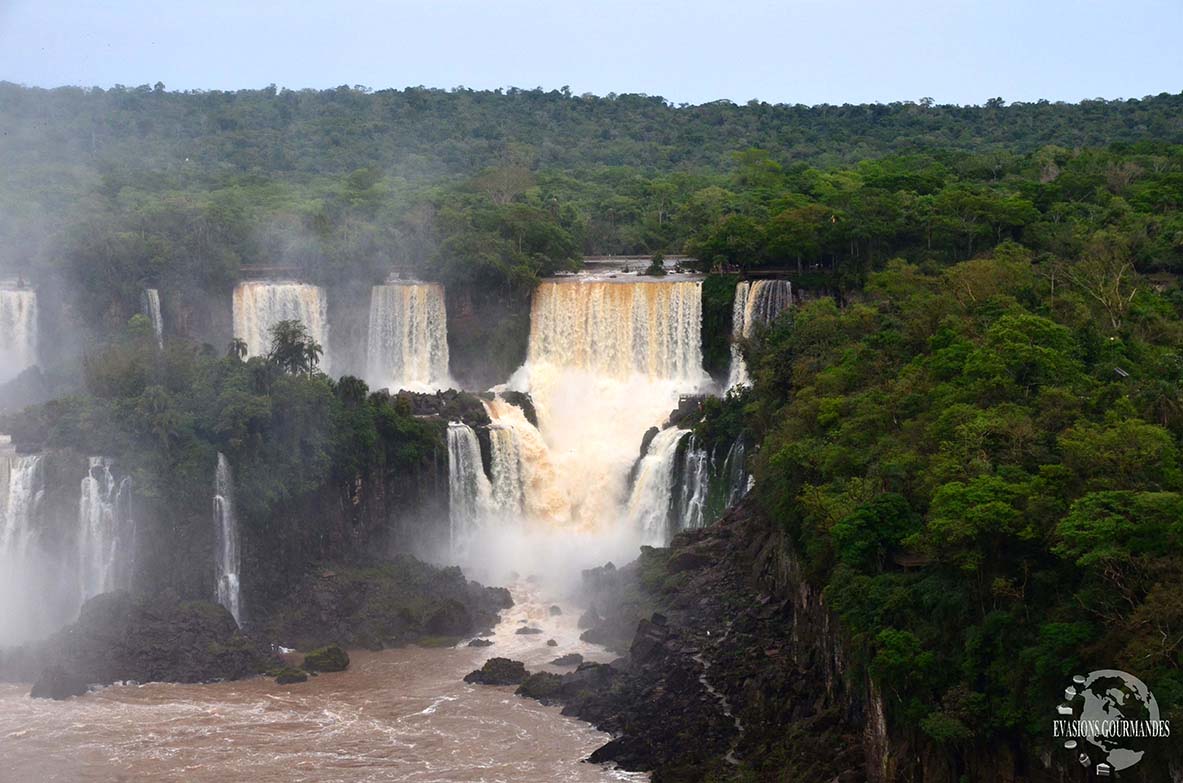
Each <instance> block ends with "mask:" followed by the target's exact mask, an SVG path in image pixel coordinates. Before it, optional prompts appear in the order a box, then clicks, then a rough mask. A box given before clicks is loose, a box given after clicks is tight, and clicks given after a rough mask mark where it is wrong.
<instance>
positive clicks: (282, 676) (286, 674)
mask: <svg viewBox="0 0 1183 783" xmlns="http://www.w3.org/2000/svg"><path fill="white" fill-rule="evenodd" d="M307 681H308V672H306V671H303V670H302V669H294V668H292V667H290V666H288V667H286V668H284V669H280V671H279V674H277V675H276V676H275V684H276V685H293V684H295V683H297V682H307Z"/></svg>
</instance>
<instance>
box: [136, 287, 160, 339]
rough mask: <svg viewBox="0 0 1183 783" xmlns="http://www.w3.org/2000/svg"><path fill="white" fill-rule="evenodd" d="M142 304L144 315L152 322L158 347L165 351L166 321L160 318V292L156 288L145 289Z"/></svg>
mask: <svg viewBox="0 0 1183 783" xmlns="http://www.w3.org/2000/svg"><path fill="white" fill-rule="evenodd" d="M140 298H141V300H142V301H141V302H140V304H141V305H142V306H143V308H144V315H146V316H148V320H149V321H151V322H152V334H154V335H156V347H157V348H159V349H161V350H163V349H164V320H163V319H162V318H161V317H160V291H158V290H156V289H155V288H145V289H144V292H143V294H142V295H141V297H140Z"/></svg>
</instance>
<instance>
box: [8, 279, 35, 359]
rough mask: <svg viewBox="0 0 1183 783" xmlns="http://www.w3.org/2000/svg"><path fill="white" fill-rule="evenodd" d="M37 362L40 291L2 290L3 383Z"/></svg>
mask: <svg viewBox="0 0 1183 783" xmlns="http://www.w3.org/2000/svg"><path fill="white" fill-rule="evenodd" d="M36 363H37V292H36V291H35V290H33V289H32V288H25V287H21V286H13V287H4V288H0V381H6V380H8V379H9V378H14V377H16V376H17V375H20V373H21V372H22V371H24V370H25V369H27V368H29V367H32V366H33V365H34V364H36Z"/></svg>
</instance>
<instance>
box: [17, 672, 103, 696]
mask: <svg viewBox="0 0 1183 783" xmlns="http://www.w3.org/2000/svg"><path fill="white" fill-rule="evenodd" d="M87 690H89V689H88V688H87V686H86V680H84V679H82V678H81V677H79V676H77V675H75V674H71V673H69V672H67V671H66V670H65V669H63V668H62V667H61V666H50V667H48V668H47V669H46V670H45V671H44V672H42V674H41V676H40V677H38V678H37V682H35V683H33V690H32V691H30V692H29V696H30V697H32V698H34V699H55V700H57V701H61V700H63V699H68V698H70V697H71V696H83V695H85V694H86V692H87Z"/></svg>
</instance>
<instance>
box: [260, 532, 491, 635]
mask: <svg viewBox="0 0 1183 783" xmlns="http://www.w3.org/2000/svg"><path fill="white" fill-rule="evenodd" d="M512 605H513V601H512V599H511V598H510V597H509V592H508V591H507V590H505V589H504V588H486V587H482V586H481V585H479V584H477V583H476V582H469V581H468V580H466V579H465V578H464V575H463V574H462V573H461V571H460V569H459V568H455V567H452V568H438V567H436V566H432V565H428V564H427V563H423V562H421V561H419V560H416V559H415V558H413V557H410V556H409V555H401V556H399V557H397V558H395V559H394V560H392V561H382V562H375V563H374V564H372V565H368V566H336V565H330V566H325V567H324V568H321V569H319V570H317V571H315V572H313V573H311V574H309V575H308V577H307V578H306V579H305V580H304V581H303V583H302V584H301V585H300V587H299V589H298V590H297V591H296V592H295V594H294V595H292V596H290V597H289V598H288V599H287V600H286V601H285V602H284V604H283V605H282V606H281V607H279V608H278V609H276V610H274V611H273V612H272V613H271V616H270V617H269V618H268V619H267V621H266V623H265V624H264V627H265V628H266V631H267V636H268V637H269V638H271V639H274V640H275V641H276V642H278V643H280V644H282V645H284V646H285V647H295V648H297V649H309V648H314V647H320V646H323V645H326V644H331V643H337V644H340V645H342V646H343V647H365V648H368V649H381V648H383V647H386V646H397V645H403V644H410V643H413V642H416V641H418V640H420V639H423V638H425V637H435V638H438V637H453V638H454V641H459V639H460V638H461V637H465V636H472V635H475V634H481V633H484V632H486V631H488V630H489V629H491V628H492V627H493V626H494V625H495V624H496V623H497V613H498V612H500V611H501V610H502V609H506V608H508V607H510V606H512Z"/></svg>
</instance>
